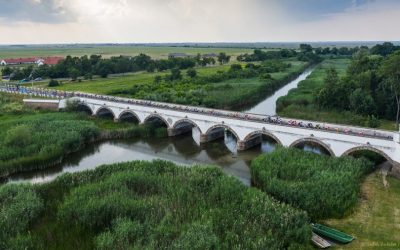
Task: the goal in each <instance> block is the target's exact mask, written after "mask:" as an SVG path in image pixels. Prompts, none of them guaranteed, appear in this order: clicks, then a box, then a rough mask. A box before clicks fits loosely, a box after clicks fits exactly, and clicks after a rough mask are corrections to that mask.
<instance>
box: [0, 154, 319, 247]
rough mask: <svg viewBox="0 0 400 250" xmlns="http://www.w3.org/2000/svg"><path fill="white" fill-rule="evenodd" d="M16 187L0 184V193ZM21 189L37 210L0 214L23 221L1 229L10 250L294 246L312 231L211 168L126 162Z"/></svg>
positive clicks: (302, 219) (301, 218)
mask: <svg viewBox="0 0 400 250" xmlns="http://www.w3.org/2000/svg"><path fill="white" fill-rule="evenodd" d="M20 187H21V186H18V185H12V186H10V185H6V186H2V187H0V195H1V194H3V195H2V197H11V196H12V195H13V194H15V193H16V192H18V189H20ZM26 189H28V191H29V193H30V194H31V195H30V196H29V197H32V198H30V199H31V200H33V201H34V202H35V204H36V206H35V207H36V208H38V210H39V211H40V213H38V212H37V210H35V213H32V214H27V215H26V216H24V217H12V218H10V217H7V215H9V214H5V213H4V214H3V213H1V214H0V216H3V215H4V216H6V217H5V218H6V219H5V221H6V222H7V223H11V222H14V223H20V224H21V227H19V228H18V233H19V234H18V233H17V232H16V233H13V232H8V233H6V232H5V230H6V228H4V227H1V229H0V236H1V235H7V236H8V237H7V238H6V240H5V241H3V242H2V243H1V244H3V246H6V247H7V248H9V249H10V248H16V247H15V246H25V247H31V248H33V249H93V248H97V249H131V248H132V249H189V248H190V249H288V248H289V249H300V248H305V247H308V244H309V237H310V235H311V232H310V227H309V224H308V223H309V222H308V218H307V216H306V214H305V213H304V212H301V211H299V210H296V209H293V208H291V207H290V206H288V205H285V204H282V203H279V202H277V201H275V200H274V199H272V198H270V197H269V196H267V195H265V194H263V193H262V192H260V191H258V190H256V189H253V188H248V187H245V186H244V185H243V184H242V183H240V182H239V181H238V180H236V179H234V178H233V177H227V176H226V175H224V174H223V172H222V171H221V170H220V169H218V168H215V167H192V168H182V167H178V166H175V165H174V164H172V163H168V162H164V161H154V162H131V163H123V164H114V165H110V166H102V167H99V168H97V169H96V170H93V171H86V172H81V173H75V174H65V175H63V176H61V177H59V178H57V179H56V180H55V181H53V182H51V183H48V184H43V185H36V186H26ZM29 197H28V198H29ZM8 199H9V198H8ZM26 199H27V198H25V199H24V200H26ZM24 200H22V201H21V200H11V201H10V202H7V203H1V201H0V204H1V208H3V209H4V211H6V212H8V213H11V211H13V210H10V207H13V206H15V205H16V204H17V203H18V202H19V203H20V207H21V208H22V209H19V210H18V211H21V210H23V208H24V206H27V205H28V203H24V202H23V201H24ZM21 203H22V204H21ZM18 211H17V212H18ZM0 221H2V220H0ZM28 230H29V233H28Z"/></svg>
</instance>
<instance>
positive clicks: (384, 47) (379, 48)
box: [371, 42, 400, 56]
mask: <svg viewBox="0 0 400 250" xmlns="http://www.w3.org/2000/svg"><path fill="white" fill-rule="evenodd" d="M398 49H400V46H395V45H394V44H393V43H390V42H384V43H383V44H377V45H375V46H374V47H372V48H371V54H373V55H381V56H387V55H390V54H392V53H393V52H394V51H395V50H398Z"/></svg>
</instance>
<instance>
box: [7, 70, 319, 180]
mask: <svg viewBox="0 0 400 250" xmlns="http://www.w3.org/2000/svg"><path fill="white" fill-rule="evenodd" d="M312 71H313V68H311V69H308V70H306V71H305V72H304V73H303V74H301V75H300V76H299V77H298V78H296V79H295V80H293V81H291V82H290V83H289V84H287V85H286V86H285V87H283V88H281V89H280V90H278V91H277V92H276V93H275V94H274V95H272V96H270V97H268V98H266V99H265V100H264V101H262V102H261V103H259V104H258V105H256V106H255V107H254V108H252V109H250V110H248V112H251V113H258V114H269V115H274V114H276V112H275V108H276V104H275V103H276V100H277V99H278V98H279V97H280V96H283V95H286V94H287V93H288V91H289V90H290V89H292V88H296V87H297V85H298V83H299V82H300V81H302V80H304V79H305V78H307V76H308V75H310V74H311V72H312ZM199 141H200V134H199V132H198V130H197V129H195V128H194V129H193V131H192V133H191V134H187V135H182V136H178V137H172V138H151V139H145V140H138V139H133V140H116V141H110V142H103V143H97V144H94V145H90V146H88V147H86V148H85V149H84V150H81V151H79V152H77V153H73V154H71V155H69V156H68V157H67V158H66V159H65V160H64V161H63V162H62V163H61V164H59V165H58V166H56V167H53V168H50V169H46V170H39V171H33V172H29V173H21V174H17V175H12V176H10V177H9V178H8V179H7V182H8V183H13V182H30V183H41V182H48V181H51V180H53V179H55V178H56V177H57V176H59V175H61V174H63V173H73V172H80V171H84V170H88V169H94V168H96V167H98V166H100V165H104V164H113V163H118V162H127V161H134V160H155V159H161V160H168V161H172V162H174V163H176V164H179V165H184V166H191V165H196V164H202V165H203V164H212V165H218V166H220V167H221V168H222V170H223V171H224V172H225V173H227V174H228V175H232V176H235V177H236V178H238V179H239V180H241V181H242V182H243V183H245V184H246V185H250V182H251V180H250V168H249V166H250V163H251V160H252V159H254V158H255V157H257V156H258V155H260V154H261V153H265V152H271V151H273V150H274V148H275V143H274V142H273V141H271V140H269V139H268V138H263V142H262V144H261V145H259V146H258V147H254V148H252V149H249V150H246V151H244V152H237V150H236V138H235V137H234V136H233V135H232V134H230V133H229V132H226V134H225V138H224V139H221V140H217V141H214V142H211V143H207V144H205V145H200V143H199ZM302 147H303V149H304V150H307V151H313V152H316V153H320V154H321V153H323V151H322V149H320V148H318V147H315V146H312V145H303V146H302Z"/></svg>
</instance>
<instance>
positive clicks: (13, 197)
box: [0, 185, 44, 249]
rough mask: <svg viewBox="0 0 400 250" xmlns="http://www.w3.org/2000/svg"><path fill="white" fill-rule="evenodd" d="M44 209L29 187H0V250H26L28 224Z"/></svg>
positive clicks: (28, 245) (28, 243)
mask: <svg viewBox="0 0 400 250" xmlns="http://www.w3.org/2000/svg"><path fill="white" fill-rule="evenodd" d="M43 208H44V205H43V201H42V200H41V199H40V198H39V196H38V195H37V194H36V193H35V191H34V190H33V187H32V186H30V185H3V186H0V249H27V248H28V247H30V240H31V238H30V235H29V234H26V231H27V230H28V228H29V226H30V224H31V223H32V222H33V221H34V220H35V219H37V218H38V216H39V215H40V213H41V212H42V210H43Z"/></svg>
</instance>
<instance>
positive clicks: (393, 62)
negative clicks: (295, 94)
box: [315, 50, 400, 127]
mask: <svg viewBox="0 0 400 250" xmlns="http://www.w3.org/2000/svg"><path fill="white" fill-rule="evenodd" d="M385 53H386V52H385ZM315 100H316V102H317V104H318V105H319V107H321V108H325V109H337V110H349V111H352V112H354V113H356V114H360V115H369V116H371V115H373V116H374V117H379V118H384V119H388V120H395V121H396V124H397V127H398V126H399V118H400V117H399V116H400V51H395V52H393V53H392V54H389V55H387V56H386V57H383V56H374V55H371V54H370V51H368V50H360V51H359V52H357V53H356V54H355V55H354V57H353V58H352V61H351V63H350V65H349V67H348V69H347V72H346V75H345V77H343V78H339V77H338V73H337V72H336V70H335V69H328V70H327V72H326V77H325V86H324V88H322V89H321V90H320V91H319V92H318V93H316V95H315Z"/></svg>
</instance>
